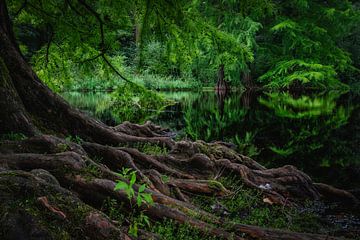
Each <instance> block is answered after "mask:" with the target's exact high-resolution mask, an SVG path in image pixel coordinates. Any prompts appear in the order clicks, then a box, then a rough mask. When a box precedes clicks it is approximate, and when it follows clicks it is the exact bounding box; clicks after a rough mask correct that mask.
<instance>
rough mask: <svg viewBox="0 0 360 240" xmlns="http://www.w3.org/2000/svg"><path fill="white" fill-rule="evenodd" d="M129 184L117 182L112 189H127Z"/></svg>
mask: <svg viewBox="0 0 360 240" xmlns="http://www.w3.org/2000/svg"><path fill="white" fill-rule="evenodd" d="M127 188H129V186H128V185H127V184H126V183H125V182H117V183H116V185H115V188H114V190H121V189H127Z"/></svg>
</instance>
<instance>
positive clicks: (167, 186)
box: [0, 135, 358, 239]
mask: <svg viewBox="0 0 360 240" xmlns="http://www.w3.org/2000/svg"><path fill="white" fill-rule="evenodd" d="M92 159H95V160H96V161H93V160H92ZM0 166H1V168H2V169H3V170H2V171H0V180H1V179H7V178H10V177H9V176H21V177H22V178H26V179H31V180H26V181H30V182H33V181H35V180H34V179H36V181H38V182H41V183H39V184H43V185H44V184H50V185H51V186H54V188H55V189H56V190H59V189H60V188H61V191H62V192H66V195H69V194H70V195H71V196H72V197H74V196H75V195H72V193H70V192H69V191H67V190H65V189H63V188H66V189H71V192H74V193H76V195H77V196H78V197H79V198H80V199H81V200H79V199H77V198H76V199H77V200H76V201H77V202H79V204H84V206H85V205H86V206H87V207H88V208H89V209H93V210H91V213H89V214H88V215H87V216H86V217H85V218H84V219H82V221H83V222H85V227H83V230H82V231H84V234H85V235H86V234H92V233H90V231H95V232H96V234H98V239H105V238H109V236H110V235H112V234H113V233H116V234H118V233H119V235H118V236H121V238H114V239H125V238H126V237H128V236H126V234H124V233H122V232H123V231H124V229H123V228H122V227H121V226H116V224H115V225H114V224H113V223H112V222H111V221H110V220H108V218H107V217H106V216H104V215H103V214H102V213H101V212H99V210H100V209H101V206H102V204H103V203H104V201H105V200H106V199H108V198H111V199H116V200H117V201H119V202H122V203H124V204H125V206H126V205H127V206H128V209H130V208H131V206H135V205H136V199H135V198H134V199H131V200H130V201H129V199H128V196H127V195H126V193H125V192H124V191H123V190H120V191H114V187H115V184H116V183H115V181H116V180H118V179H121V177H120V176H118V175H117V174H116V173H115V172H117V171H118V170H119V169H121V168H122V167H127V168H132V169H134V170H136V171H137V176H138V179H140V180H141V181H142V182H144V183H147V184H148V185H149V186H150V188H149V189H147V190H146V192H147V193H151V194H152V198H153V200H154V204H153V205H146V204H144V205H142V206H141V207H140V210H142V211H144V213H145V214H147V215H148V216H150V217H151V218H152V219H154V220H156V219H158V220H159V219H173V220H175V221H177V222H178V223H189V224H190V225H191V226H193V227H195V228H198V229H200V230H201V231H203V232H204V233H206V234H210V235H212V236H218V237H219V238H223V239H229V238H231V237H232V238H233V239H244V237H245V239H247V238H248V237H251V238H255V239H335V238H329V237H328V236H324V235H313V234H303V233H292V232H286V231H282V230H273V229H264V228H260V227H254V226H247V225H239V224H232V223H224V222H222V220H221V219H220V218H219V217H217V216H215V215H213V214H211V213H208V212H205V211H203V210H201V209H199V208H198V207H197V206H195V205H193V204H191V197H192V195H193V194H197V195H209V196H220V197H226V196H227V195H231V191H229V190H228V189H226V188H225V187H224V186H223V185H222V184H221V183H219V182H217V181H216V180H215V178H216V175H217V174H219V173H222V174H229V173H232V174H236V175H237V176H238V177H239V178H240V179H242V181H243V182H244V183H245V185H247V186H248V187H251V188H256V189H260V190H262V192H263V194H264V197H267V198H270V200H271V202H272V203H278V204H292V203H296V202H297V201H298V200H301V199H304V198H307V199H318V198H320V197H334V196H336V197H337V199H339V197H345V198H346V199H347V200H349V199H351V200H352V203H353V204H356V203H357V201H358V200H357V199H356V198H355V197H354V196H353V195H352V194H351V193H349V192H346V191H344V190H338V189H335V188H330V187H328V186H327V185H323V184H314V183H313V182H312V181H311V179H310V178H309V177H308V176H307V175H305V174H304V173H302V172H301V171H299V170H297V169H296V168H294V167H292V166H285V167H283V168H277V169H265V168H264V167H262V166H261V165H259V164H257V163H256V162H254V161H253V160H251V159H249V158H246V157H244V156H241V155H239V154H237V153H236V152H235V151H233V150H231V149H229V148H227V147H226V146H225V145H224V144H221V143H216V144H215V143H212V144H206V143H204V142H195V143H192V142H179V143H176V144H174V147H173V148H172V149H171V150H170V152H169V154H167V155H163V156H151V155H146V154H144V153H141V152H140V151H138V150H137V149H134V148H124V147H111V146H104V145H100V144H95V143H88V142H85V143H83V144H82V146H80V145H78V144H75V143H72V142H68V141H65V140H63V139H61V138H57V137H52V136H49V135H43V136H37V137H33V138H29V139H26V140H22V141H4V142H3V143H1V144H0ZM37 169H44V170H37ZM90 169H91V170H90ZM13 170H16V171H13ZM20 170H21V171H20ZM22 171H30V172H29V173H28V172H22ZM42 171H43V172H42ZM165 175H166V176H167V179H166V180H164V179H163V176H165ZM4 176H6V177H4ZM1 177H3V178H1ZM39 179H43V180H42V181H40V180H39ZM8 180H9V179H8ZM8 180H7V181H8ZM44 180H45V181H46V182H47V183H46V182H44ZM121 180H123V181H127V180H126V179H121ZM4 181H5V180H4ZM26 181H25V180H24V182H26ZM24 184H25V183H24ZM36 184H38V183H36ZM0 186H2V185H1V184H0ZM60 186H61V187H60ZM325 186H326V187H325ZM47 188H49V187H47ZM138 188H139V186H138V185H135V186H134V189H135V190H137V189H138ZM32 191H35V190H32ZM39 191H40V190H39ZM44 191H45V190H44ZM46 191H47V190H46ZM59 191H60V190H59ZM324 193H326V194H324ZM332 193H334V194H335V195H333V194H332ZM49 194H50V195H51V193H47V194H46V192H42V193H39V194H35V195H36V201H37V202H38V204H39V205H40V206H41V208H42V210H43V211H46V212H49V213H50V214H51V215H52V216H53V217H54V218H56V219H60V220H61V219H62V220H63V221H64V219H68V213H67V212H68V211H70V210H68V209H64V208H61V207H59V205H58V204H57V203H55V204H54V203H52V202H51V201H49V198H48V195H49ZM322 194H324V195H322ZM7 195H9V194H7ZM51 196H52V195H51ZM74 198H75V197H74ZM3 207H5V205H4V206H3ZM96 209H98V210H96ZM35 220H36V219H35ZM35 220H34V221H35ZM60 220H59V221H60ZM36 221H37V220H36ZM89 225H90V226H92V227H91V228H86V226H89ZM229 226H231V228H229ZM24 231H25V230H22V232H24ZM120 232H121V234H120ZM109 234H110V235H109ZM143 234H144V236H145V235H146V236H148V237H149V236H152V237H153V238H156V236H154V235H151V234H150V233H146V232H145V231H143ZM112 236H113V235H112ZM129 239H130V238H129Z"/></svg>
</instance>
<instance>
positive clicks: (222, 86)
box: [215, 64, 229, 92]
mask: <svg viewBox="0 0 360 240" xmlns="http://www.w3.org/2000/svg"><path fill="white" fill-rule="evenodd" d="M224 67H225V66H224V64H221V65H220V66H219V71H218V80H217V83H216V88H215V89H216V90H217V91H224V92H226V91H227V90H228V88H229V86H228V84H227V82H226V81H225V72H224Z"/></svg>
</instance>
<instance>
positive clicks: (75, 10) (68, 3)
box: [65, 0, 84, 16]
mask: <svg viewBox="0 0 360 240" xmlns="http://www.w3.org/2000/svg"><path fill="white" fill-rule="evenodd" d="M65 2H66V3H67V5H68V6H69V7H70V9H71V10H73V11H74V12H75V13H76V14H77V15H79V16H84V15H83V14H82V13H80V12H79V11H78V10H77V9H76V8H75V7H74V6H73V5H72V4H71V2H70V0H65Z"/></svg>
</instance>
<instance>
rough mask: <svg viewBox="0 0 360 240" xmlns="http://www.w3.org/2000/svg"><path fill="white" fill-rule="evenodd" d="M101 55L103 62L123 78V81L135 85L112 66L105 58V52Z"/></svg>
mask: <svg viewBox="0 0 360 240" xmlns="http://www.w3.org/2000/svg"><path fill="white" fill-rule="evenodd" d="M101 56H102V58H103V59H104V61H105V63H106V64H107V65H108V66H109V67H110V68H111V69H112V70H113V71H114V72H115V73H116V74H117V75H118V76H119V77H120V78H121V79H123V80H124V81H125V82H127V83H130V84H132V85H136V84H135V83H133V82H132V81H130V80H129V79H127V78H125V77H124V76H123V75H122V74H121V73H120V72H119V71H118V70H117V69H116V68H115V67H114V65H112V64H111V63H110V61H109V60H108V59H107V58H106V56H105V54H102V55H101Z"/></svg>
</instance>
